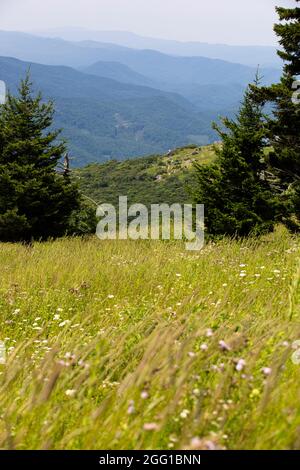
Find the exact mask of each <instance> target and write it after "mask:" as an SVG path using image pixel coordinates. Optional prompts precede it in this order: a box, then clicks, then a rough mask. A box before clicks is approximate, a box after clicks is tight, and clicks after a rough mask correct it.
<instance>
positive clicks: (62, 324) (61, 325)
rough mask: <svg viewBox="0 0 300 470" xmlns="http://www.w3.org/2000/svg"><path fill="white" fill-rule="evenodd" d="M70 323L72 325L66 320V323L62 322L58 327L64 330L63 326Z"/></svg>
mask: <svg viewBox="0 0 300 470" xmlns="http://www.w3.org/2000/svg"><path fill="white" fill-rule="evenodd" d="M69 323H71V322H70V320H65V321H62V322H61V323H60V324H59V325H58V326H59V327H60V328H62V327H63V326H66V325H68V324H69Z"/></svg>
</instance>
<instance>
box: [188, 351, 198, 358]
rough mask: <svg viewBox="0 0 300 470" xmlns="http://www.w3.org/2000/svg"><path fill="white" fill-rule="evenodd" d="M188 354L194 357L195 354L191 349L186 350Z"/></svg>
mask: <svg viewBox="0 0 300 470" xmlns="http://www.w3.org/2000/svg"><path fill="white" fill-rule="evenodd" d="M188 356H189V357H195V356H196V354H195V353H194V352H193V351H190V352H188Z"/></svg>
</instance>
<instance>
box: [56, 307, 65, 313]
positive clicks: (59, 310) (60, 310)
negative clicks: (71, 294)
mask: <svg viewBox="0 0 300 470" xmlns="http://www.w3.org/2000/svg"><path fill="white" fill-rule="evenodd" d="M56 311H57V312H63V311H64V309H63V308H60V307H59V308H57V309H56Z"/></svg>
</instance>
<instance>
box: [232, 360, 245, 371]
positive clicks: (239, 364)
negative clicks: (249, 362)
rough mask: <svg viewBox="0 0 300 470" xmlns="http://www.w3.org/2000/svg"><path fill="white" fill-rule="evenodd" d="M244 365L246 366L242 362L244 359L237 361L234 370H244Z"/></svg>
mask: <svg viewBox="0 0 300 470" xmlns="http://www.w3.org/2000/svg"><path fill="white" fill-rule="evenodd" d="M245 365H246V361H244V359H239V360H238V362H237V365H236V366H235V368H236V370H237V371H239V372H240V371H241V370H243V369H244V367H245Z"/></svg>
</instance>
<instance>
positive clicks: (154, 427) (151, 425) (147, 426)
mask: <svg viewBox="0 0 300 470" xmlns="http://www.w3.org/2000/svg"><path fill="white" fill-rule="evenodd" d="M143 428H144V431H157V429H158V425H157V424H156V423H145V424H144V426H143Z"/></svg>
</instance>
